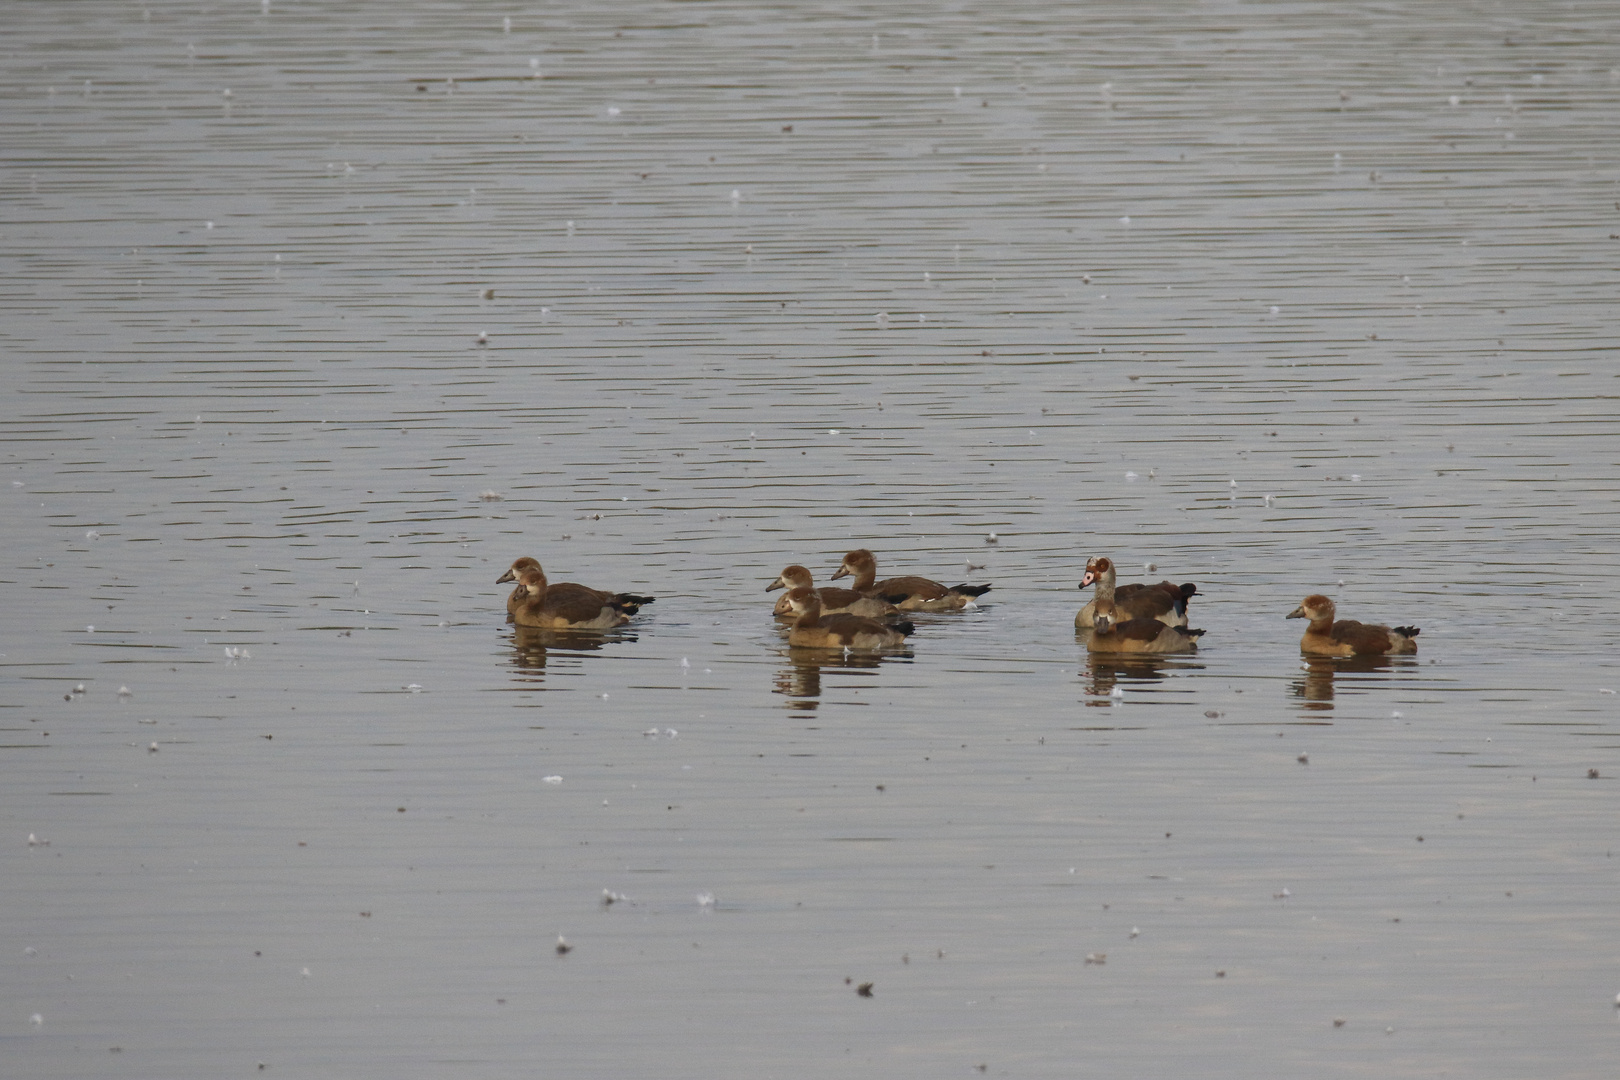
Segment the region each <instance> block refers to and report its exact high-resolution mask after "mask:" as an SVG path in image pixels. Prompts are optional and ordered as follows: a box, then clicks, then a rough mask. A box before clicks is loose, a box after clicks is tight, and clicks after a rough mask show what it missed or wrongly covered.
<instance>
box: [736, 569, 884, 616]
mask: <svg viewBox="0 0 1620 1080" xmlns="http://www.w3.org/2000/svg"><path fill="white" fill-rule="evenodd" d="M814 585H815V579H814V578H812V577H811V576H810V571H809V570H806V569H805V568H804V567H802V566H799V565H797V564H795V565H793V566H790V567H788V568H787V569H785V570H783V571H782V574H781V576H780V577H778V578H777V579H776V580H775V581H773V582H771V583H770V584H769V585H767V586H765V591H766V592H773V591H775V590H777V589H789V590H792V589H799V588H804V589H809V588H812V587H813V586H814ZM816 595H817V596H819V597H821V613H822V614H823V615H863V616H865V617H866V618H869V619H876V618H882V617H883V616H886V615H893V614H894V613H895V612H897V611H899V610H900V609H899V608H897V607H895V606H894V605H893V604H891V603H889V602H888V601H887V600H880V599H879V598H877V597H876V596H863V595H862V594H860V593H858V592H856V591H855V590H854V589H840V588H838V587H837V586H834V585H827V586H823V587H822V588H819V589H816ZM772 614H774V615H792V614H793V606H792V605H791V604H789V603H788V594H787V593H783V594H782V595H781V596H779V597H777V598H776V608H775V609H774V611H773V612H772Z"/></svg>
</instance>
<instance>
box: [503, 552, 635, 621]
mask: <svg viewBox="0 0 1620 1080" xmlns="http://www.w3.org/2000/svg"><path fill="white" fill-rule="evenodd" d="M517 580H518V587H519V588H520V589H522V590H523V598H522V600H521V601H519V603H518V605H517V607H516V608H514V609H513V611H512V621H513V622H515V623H517V625H519V626H532V627H538V628H540V629H543V630H609V629H612V628H613V627H615V626H623V625H624V624H625V623H627V622H629V621H630V615H629V613H628V612H627V611H625V609H624V608H623V607H622V606H620V605H617V604H615V603H614V602H613V601H612V600H611V599H608V600H604V599H602V596H601V594H599V593H598V592H597V591H596V590H594V589H585V588H583V587H582V586H575V588H574V589H559V590H555V591H554V590H552V589H550V588H548V587H547V583H546V574H545V571H544V570H542V569H540V567H539V566H538V565H536V566H534V567H533V568H531V569H525V570H522V571H520V572H519V573H518V576H517Z"/></svg>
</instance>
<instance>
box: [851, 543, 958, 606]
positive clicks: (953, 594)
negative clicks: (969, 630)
mask: <svg viewBox="0 0 1620 1080" xmlns="http://www.w3.org/2000/svg"><path fill="white" fill-rule="evenodd" d="M849 574H853V575H854V576H855V580H854V581H853V582H851V587H852V588H854V590H855V591H856V592H858V593H862V594H864V595H866V596H876V597H881V598H882V599H884V600H887V601H888V602H889V603H891V604H893V605H894V606H895V607H897V608H899V609H900V610H901V611H961V610H962V609H963V608H965V607H967V606H969V605H970V604H972V603H973V601H974V599H975V598H977V597H980V596H983V595H984V594H985V593H987V592H989V591H990V586H988V585H941V584H940V583H939V582H937V581H931V580H929V579H928V578H925V577H915V576H910V575H908V576H906V577H896V578H885V579H884V580H883V581H878V580H877V556H875V555H873V554H872V553H871V552H870V551H868V550H867V549H866V548H857V549H855V550H854V551H852V552H850V553H849V554H848V555H845V556H844V561H843V564H842V565H840V566H839V567H838V572H837V573H835V574H833V580H834V581H836V580H838V579H839V578H841V577H844V576H846V575H849Z"/></svg>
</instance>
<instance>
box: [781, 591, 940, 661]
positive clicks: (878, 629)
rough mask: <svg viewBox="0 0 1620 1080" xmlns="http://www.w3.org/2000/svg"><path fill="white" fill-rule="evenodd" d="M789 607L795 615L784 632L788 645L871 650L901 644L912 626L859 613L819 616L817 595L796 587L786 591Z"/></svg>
mask: <svg viewBox="0 0 1620 1080" xmlns="http://www.w3.org/2000/svg"><path fill="white" fill-rule="evenodd" d="M787 601H788V605H789V607H790V608H791V609H792V610H793V613H794V614H795V615H797V616H798V618H797V619H796V620H795V621H794V623H793V629H791V630H789V631H788V644H789V645H791V646H793V647H795V648H804V649H847V650H851V651H860V652H871V651H876V650H878V649H891V648H894V647H895V646H896V645H904V644H905V642H906V637H907V635H909V634H910V633H911V632H912V631H913V630H914V629H916V628H915V627H914V626H912V625H911V623H908V622H892V623H884V622H878V621H877V620H876V619H868V618H864V617H862V616H860V615H823V614H822V613H821V597H820V596H818V595H816V591H815V590H814V589H808V588H805V587H804V586H800V587H798V588H796V589H790V590H788V594H787Z"/></svg>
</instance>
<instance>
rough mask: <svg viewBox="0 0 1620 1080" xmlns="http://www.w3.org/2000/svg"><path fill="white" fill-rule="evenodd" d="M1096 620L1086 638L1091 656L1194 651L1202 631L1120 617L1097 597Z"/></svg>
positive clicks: (1108, 602)
mask: <svg viewBox="0 0 1620 1080" xmlns="http://www.w3.org/2000/svg"><path fill="white" fill-rule="evenodd" d="M1096 604H1097V607H1096V613H1095V615H1096V618H1095V624H1094V625H1093V628H1092V631H1091V633H1089V634H1087V635H1086V650H1087V651H1088V652H1094V653H1130V654H1135V655H1156V656H1158V655H1165V654H1168V653H1190V652H1197V651H1198V638H1199V637H1201V636H1202V635H1203V633H1204V632H1203V631H1202V630H1189V629H1187V628H1186V627H1185V626H1171V625H1169V624H1167V623H1162V622H1160V621H1159V620H1158V619H1130V618H1123V617H1122V616H1123V615H1124V614H1125V613H1124V612H1122V611H1120V610H1119V609H1118V608H1117V607H1116V606H1115V604H1114V601H1113V599H1112V598H1111V597H1109V598H1104V597H1098V598H1097V600H1096Z"/></svg>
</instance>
